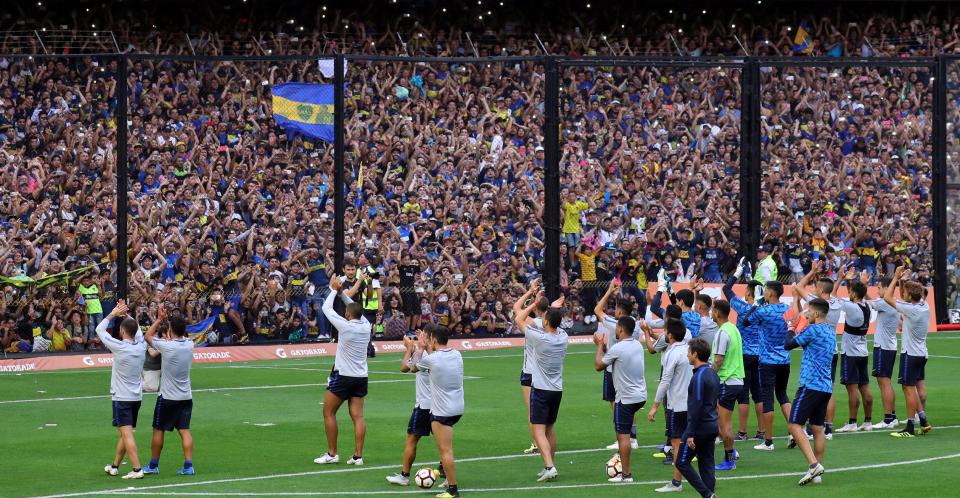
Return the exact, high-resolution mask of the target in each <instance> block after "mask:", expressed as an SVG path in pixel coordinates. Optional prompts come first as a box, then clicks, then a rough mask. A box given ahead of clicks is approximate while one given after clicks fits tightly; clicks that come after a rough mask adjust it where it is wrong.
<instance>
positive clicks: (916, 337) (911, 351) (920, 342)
mask: <svg viewBox="0 0 960 498" xmlns="http://www.w3.org/2000/svg"><path fill="white" fill-rule="evenodd" d="M897 311H899V312H900V313H901V314H903V338H902V339H901V341H900V342H901V343H902V344H901V350H900V352H901V353H907V354H908V355H910V356H922V357H924V358H926V357H927V327H929V326H930V305H929V304H927V302H926V301H920V302H919V303H916V304H913V303H905V302H903V301H897ZM901 361H903V360H901Z"/></svg>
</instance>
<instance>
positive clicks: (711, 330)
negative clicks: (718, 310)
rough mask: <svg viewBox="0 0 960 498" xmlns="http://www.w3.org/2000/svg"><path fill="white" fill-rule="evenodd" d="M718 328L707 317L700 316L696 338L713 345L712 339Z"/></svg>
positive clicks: (715, 323)
mask: <svg viewBox="0 0 960 498" xmlns="http://www.w3.org/2000/svg"><path fill="white" fill-rule="evenodd" d="M718 330H720V326H719V325H717V322H715V321H713V319H712V318H710V317H709V316H702V315H701V316H700V335H698V336H697V337H700V338H702V339H703V340H705V341H707V344H713V338H714V337H716V335H717V331H718Z"/></svg>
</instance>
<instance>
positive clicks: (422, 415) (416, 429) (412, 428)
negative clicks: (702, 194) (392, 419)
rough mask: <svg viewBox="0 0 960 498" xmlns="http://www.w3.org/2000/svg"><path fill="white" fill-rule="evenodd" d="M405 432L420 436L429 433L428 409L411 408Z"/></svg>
mask: <svg viewBox="0 0 960 498" xmlns="http://www.w3.org/2000/svg"><path fill="white" fill-rule="evenodd" d="M407 434H412V435H414V436H420V437H423V436H429V435H430V410H427V409H424V408H414V409H413V413H412V414H411V415H410V422H407Z"/></svg>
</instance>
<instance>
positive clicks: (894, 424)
mask: <svg viewBox="0 0 960 498" xmlns="http://www.w3.org/2000/svg"><path fill="white" fill-rule="evenodd" d="M898 425H900V421H899V420H897V419H893V420H891V421H890V423H889V424H887V427H889V428H891V429H896V428H897V426H898Z"/></svg>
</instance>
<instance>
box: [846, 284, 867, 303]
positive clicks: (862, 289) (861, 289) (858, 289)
mask: <svg viewBox="0 0 960 498" xmlns="http://www.w3.org/2000/svg"><path fill="white" fill-rule="evenodd" d="M847 290H849V291H850V297H851V298H853V299H863V296H866V295H867V286H866V285H864V283H863V282H861V281H859V280H857V281H856V282H850V284H849V285H847Z"/></svg>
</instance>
